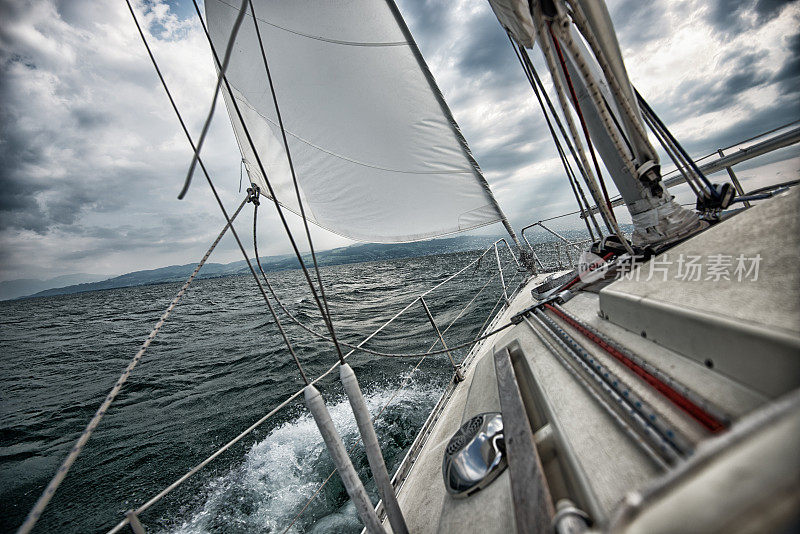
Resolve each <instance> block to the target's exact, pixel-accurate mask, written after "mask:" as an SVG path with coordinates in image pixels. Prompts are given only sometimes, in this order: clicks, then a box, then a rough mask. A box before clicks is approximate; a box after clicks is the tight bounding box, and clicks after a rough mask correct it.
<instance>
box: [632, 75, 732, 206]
mask: <svg viewBox="0 0 800 534" xmlns="http://www.w3.org/2000/svg"><path fill="white" fill-rule="evenodd" d="M633 90H634V92H635V93H636V98H637V100H638V101H639V105H640V106H642V108H643V110H644V112H645V113H646V114H648V115H650V118H651V119H652V121H653V123H654V124H655V125H657V126H658V127H659V128H660V129H661V131H662V132H663V133H664V136H665V137H666V138H667V139H668V140H669V141H670V143H671V144H672V145H673V146H674V147H675V150H676V151H677V152H678V154H680V155H681V156H682V157H683V158H685V159H686V161H687V162H688V163H689V166H690V167H691V168H692V170H693V171H694V172H695V174H697V177H698V178H699V179H700V180H702V182H703V184H705V186H706V187H707V188H708V192H709V194H711V196H713V197H714V198H719V192H718V191H717V190H716V189H715V188H714V186H713V185H712V184H711V182H710V181H709V179H708V178H707V177H706V175H705V174H703V171H701V170H700V167H698V166H697V164H696V163H695V162H694V160H693V159H692V157H691V156H690V155H689V154H688V153H687V152H686V150H684V148H683V146H681V144H680V143H679V142H678V140H677V139H675V137H674V136H673V135H672V132H670V131H669V129H668V128H667V127H666V125H665V124H664V123H663V122H661V119H660V118H659V116H658V115H656V112H655V111H653V108H651V107H650V104H648V103H647V101H646V100H645V99H644V97H643V96H642V95H641V94H640V93H639V91H638V90H637V89H636V88H635V87H634V89H633Z"/></svg>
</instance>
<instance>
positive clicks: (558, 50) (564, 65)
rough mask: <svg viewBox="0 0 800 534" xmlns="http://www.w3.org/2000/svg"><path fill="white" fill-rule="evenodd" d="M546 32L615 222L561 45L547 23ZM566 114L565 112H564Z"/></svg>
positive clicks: (612, 209) (615, 217)
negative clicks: (556, 56)
mask: <svg viewBox="0 0 800 534" xmlns="http://www.w3.org/2000/svg"><path fill="white" fill-rule="evenodd" d="M548 30H549V31H550V37H552V39H553V44H554V45H555V49H556V53H557V55H558V60H559V62H560V63H561V70H562V71H564V77H565V78H566V80H567V87H569V93H570V96H571V97H572V103H573V104H574V106H575V111H576V112H577V113H578V119H580V122H581V128H582V129H583V135H584V136H585V137H586V146H587V147H588V148H589V153H590V154H591V156H592V162H593V163H594V168H595V172H597V179H598V180H599V181H600V187H601V188H602V190H603V198H604V199H605V201H606V204H607V205H608V211H609V213H611V218H612V219H614V222H616V221H617V216H616V215H615V214H614V208H613V207H612V206H611V200H610V199H609V196H608V190H607V189H606V182H605V180H604V179H603V175H602V173H601V172H600V164H599V163H598V162H597V154H595V150H594V145H593V144H592V138H591V136H590V135H589V128H588V127H587V126H586V119H584V117H583V112H582V111H581V106H580V103H578V95H576V94H575V87H574V86H573V85H572V77H571V76H570V74H569V70H568V69H567V63H566V61H565V60H564V54H563V52H562V51H561V45H560V44H559V43H558V39H557V38H556V35H555V33H553V28H552V26H551V25H550V24H549V23H548ZM565 113H566V111H565Z"/></svg>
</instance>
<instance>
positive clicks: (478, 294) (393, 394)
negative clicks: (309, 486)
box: [282, 272, 519, 534]
mask: <svg viewBox="0 0 800 534" xmlns="http://www.w3.org/2000/svg"><path fill="white" fill-rule="evenodd" d="M518 274H519V273H518V272H517V273H515V274H514V276H512V277H511V279H509V282H510V281H512V280H514V279H515V278H516V277H517V275H518ZM497 276H498V275H496V274H495V275H493V276H492V277H490V278H489V280H488V281H487V282H486V283H485V284H484V285H483V287H482V288H481V289H480V291H478V292H477V293H476V294H475V296H474V297H472V300H470V301H469V302H468V303H467V304H466V305H465V306H464V307H463V308H462V309H461V311H460V312H459V313H458V315H456V317H455V319H453V320H452V321H450V324H449V325H447V328H445V329H444V330H443V331H442V336H444V334H446V333H447V331H448V330H450V327H452V326H453V325H454V324H455V322H456V321H457V320H458V319H459V318H460V317H461V316H462V314H463V313H464V312H465V311H466V310H467V309H468V308H469V307H470V305H471V304H472V303H473V302H475V299H477V298H478V296H480V294H481V293H483V290H484V289H486V287H487V286H488V285H489V283H490V282H492V281H493V280H494V279H495V278H496V277H497ZM502 301H503V295H500V297H499V298H498V299H497V301H496V302H495V305H494V307H493V308H492V310H491V311H490V312H489V315H487V318H486V321H484V322H483V325H481V327H480V329H479V330H478V332H480V331H481V330H483V327H484V326H485V325H486V322H487V321H488V320H489V319H490V318H491V317H492V316H493V315H494V310H495V308H497V305H498V304H500V302H502ZM438 344H439V339H438V338H437V339H436V340H435V341H434V342H433V344H432V345H431V346H430V348H429V349H428V350H429V351H430V350H433V347H435V346H436V345H438ZM426 358H427V355H425V356H422V358H420V360H419V361H418V362H417V364H416V365H415V366H414V367H413V368H412V369H411V371H409V373H408V374H407V375H406V377H405V378H404V379H403V381H402V382H401V384H400V385H399V386H398V387H397V389H396V390H395V391H394V393H392V395H391V397H389V399H388V400H387V401H386V402H385V403H384V404H383V407H382V408H381V409H380V410H379V411H378V413H377V414H376V415H375V417H374V418H373V420H375V421H377V420H378V418H379V417H380V416H381V415H383V412H385V411H386V409H387V408H388V407H389V404H391V402H392V401H393V400H394V399H395V398H396V397H397V395H399V394H400V392H401V391H402V390H403V389H404V388H405V387H406V386H407V385H408V383H409V382H410V381H411V378H412V377H413V376H414V373H415V372H416V371H417V369H419V366H420V365H422V362H424V361H425V359H426ZM465 359H466V358H465ZM462 362H463V360H462ZM360 442H361V438H360V437H359V439H358V440H357V441H356V442H355V443H353V445H352V446H351V447H350V449H349V450H348V451H347V452H348V453H352V452H353V451H354V450H355V448H356V447H357V446H358V444H359V443H360ZM335 473H336V469H333V470H332V471H331V472H330V473H329V474H328V476H327V477H326V478H325V480H323V481H322V484H320V486H319V487H318V488H317V491H315V492H314V494H313V495H312V496H311V497H309V498H308V500H307V501H306V503H305V505H303V508H301V509H300V511H299V512H297V515H295V516H294V518H293V519H292V521H291V522H290V523H289V524H288V525H287V526H286V528H285V529H284V530H283V532H282V534H287V533H288V532H289V530H290V529H291V528H292V526H294V524H295V523H297V520H298V519H300V517H302V515H303V513H304V512H305V511H306V510H307V509H308V507H309V506H310V505H311V503H312V502H314V499H316V498H317V495H319V494H320V492H321V491H322V490H323V489H324V488H325V486H326V485H327V484H328V482H329V481H330V480H331V478H333V475H334V474H335Z"/></svg>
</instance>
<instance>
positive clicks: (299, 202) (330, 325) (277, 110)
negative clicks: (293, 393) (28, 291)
mask: <svg viewBox="0 0 800 534" xmlns="http://www.w3.org/2000/svg"><path fill="white" fill-rule="evenodd" d="M248 2H249V3H250V11H251V12H252V14H253V25H254V26H255V30H256V37H258V46H259V48H260V49H261V58H262V60H263V62H264V70H265V71H266V73H267V81H268V82H269V89H270V92H271V93H272V102H273V104H274V105H275V114H276V116H277V118H278V125H279V127H280V129H281V137H282V138H283V147H284V149H285V150H286V159H287V161H288V162H289V170H290V171H291V173H292V182H293V184H294V191H295V194H296V196H297V205H298V206H300V218H301V219H302V220H303V227H304V228H305V231H306V239H307V240H308V248H309V249H310V250H311V259H312V260H313V262H314V271H315V273H316V275H317V283H318V284H319V294H320V297H321V298H322V303H323V305H324V307H325V313H324V314H323V319H324V320H325V323H326V326H327V327H328V331H329V332H330V334H331V339H332V340H333V344H334V346H335V347H336V353H337V355H338V356H339V362H340V363H344V358H343V357H342V349H341V347H339V343H338V342H337V341H336V332H335V331H334V328H333V319H332V318H331V311H330V308H329V307H328V299H327V298H326V297H325V287H324V285H323V283H322V276H321V275H320V272H319V263H318V262H317V254H316V252H315V251H314V242H313V240H312V239H311V230H310V229H309V227H308V219H307V218H306V213H305V208H304V207H303V201H302V199H301V198H300V186H299V185H298V183H297V173H296V172H295V169H294V162H293V161H292V152H291V150H289V141H287V139H286V128H285V126H284V124H283V117H282V115H281V108H280V106H279V105H278V95H277V93H276V92H275V85H274V83H273V81H272V73H271V72H270V69H269V62H268V61H267V53H266V51H265V50H264V41H263V40H262V38H261V31H260V30H259V28H258V19H257V18H256V10H255V6H254V5H253V0H248ZM266 179H267V178H266V175H265V176H264V180H266ZM312 289H313V287H312ZM320 311H322V310H320Z"/></svg>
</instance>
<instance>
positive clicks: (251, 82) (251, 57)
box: [205, 0, 503, 243]
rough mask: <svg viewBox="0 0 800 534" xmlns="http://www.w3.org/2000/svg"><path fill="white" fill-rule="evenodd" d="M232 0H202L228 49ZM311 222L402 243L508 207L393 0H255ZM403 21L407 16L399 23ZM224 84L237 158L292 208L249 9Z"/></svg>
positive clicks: (483, 221)
mask: <svg viewBox="0 0 800 534" xmlns="http://www.w3.org/2000/svg"><path fill="white" fill-rule="evenodd" d="M238 4H239V2H238V1H236V0H206V2H205V7H206V16H207V19H208V26H209V30H210V33H211V38H212V40H213V42H214V45H215V47H216V48H217V50H220V51H221V50H225V47H226V44H227V42H228V37H229V35H230V34H231V29H232V26H233V23H234V20H235V19H236V16H237V14H238V9H239V5H238ZM253 4H254V6H255V13H256V20H257V21H258V27H259V31H260V33H261V37H262V39H263V42H264V49H265V52H266V55H267V59H268V61H269V67H270V70H271V73H272V78H273V82H274V86H275V92H276V94H277V99H278V104H279V106H280V111H281V115H282V118H283V121H284V126H285V129H286V134H287V141H288V145H289V150H290V151H291V155H292V160H293V162H294V165H295V170H296V173H297V180H298V183H299V186H300V189H301V197H302V199H303V202H304V207H305V211H306V215H307V217H308V220H309V221H311V222H314V223H315V224H317V225H319V226H322V227H324V228H327V229H328V230H331V231H333V232H335V233H337V234H340V235H343V236H346V237H350V238H353V239H357V240H361V241H371V242H387V243H388V242H402V241H413V240H418V239H424V238H429V237H434V236H439V235H444V234H448V233H453V232H459V231H463V230H469V229H472V228H477V227H480V226H484V225H487V224H491V223H494V222H497V221H500V220H502V219H503V216H502V213H501V211H500V208H499V206H497V203H496V201H495V200H494V198H493V196H492V193H491V191H490V190H489V187H488V185H487V184H486V180H485V179H484V177H483V175H482V174H481V170H480V168H479V167H478V165H477V163H476V162H475V160H474V159H473V157H472V155H471V153H470V151H469V147H468V146H467V144H466V142H465V141H464V138H463V137H462V135H461V132H460V131H459V129H458V125H457V124H456V123H455V121H454V120H453V118H452V115H451V114H450V111H449V109H448V108H447V105H446V104H445V103H444V100H443V99H442V96H441V94H440V93H439V89H438V88H437V86H436V84H435V82H434V81H433V78H432V77H431V75H430V73H429V71H428V70H427V67H426V66H425V64H424V61H423V60H422V58H421V56H419V55H418V54H419V52H418V50H417V49H416V45H415V44H414V43H413V41H411V38H410V36H408V37H407V35H408V34H407V30H406V31H404V29H405V26H404V24H403V23H402V20H401V19H400V18H399V14H397V13H396V12H395V10H396V8H395V7H394V5H393V4H391V5H390V4H388V3H385V2H382V1H375V0H354V1H351V2H329V1H324V0H312V1H303V2H299V1H288V2H276V1H269V0H254V1H253ZM401 25H402V26H401ZM227 77H228V81H229V82H230V85H231V88H232V93H233V94H232V95H231V94H229V93H228V92H227V91H225V92H224V97H225V102H226V105H227V107H228V112H229V115H230V116H231V122H232V124H233V129H234V132H235V134H236V138H237V141H238V143H239V147H240V148H241V151H242V155H243V158H244V161H245V166H246V168H247V172H248V174H249V176H250V179H251V181H252V182H253V183H255V184H257V185H259V186H261V188H262V191H264V192H266V190H267V188H266V184H265V182H264V177H263V176H262V173H261V171H260V169H259V165H258V163H257V161H256V158H255V155H254V153H253V150H252V149H251V147H250V144H249V143H248V141H247V137H246V136H245V133H244V128H243V126H242V124H241V122H240V121H239V119H238V116H237V114H236V112H235V111H234V109H233V106H232V102H231V99H232V98H235V99H236V100H237V103H238V104H239V108H240V111H241V112H242V115H243V117H244V122H245V126H246V127H247V129H248V130H249V132H250V134H251V136H252V138H253V140H254V144H255V145H256V149H257V150H258V154H259V157H260V158H261V162H262V164H263V166H264V169H265V171H266V173H267V175H268V177H269V180H270V182H271V184H272V186H273V188H274V190H275V195H276V196H277V198H278V200H279V201H280V202H281V204H282V205H284V206H285V207H286V208H288V209H290V210H292V211H294V212H295V213H299V206H298V204H297V198H296V193H295V191H294V188H293V185H292V177H291V173H290V169H289V165H288V162H287V157H286V152H285V150H284V146H283V142H282V140H281V132H280V128H279V126H278V120H277V114H276V110H275V107H274V104H273V98H272V94H271V92H270V89H269V83H268V81H267V76H266V72H265V69H264V65H263V60H262V57H261V50H260V48H259V41H258V38H257V35H256V31H255V27H254V24H253V19H252V14H251V13H250V12H249V7H248V13H247V16H246V18H245V19H244V22H243V24H242V26H241V29H240V31H239V34H238V37H237V39H236V45H235V47H234V49H233V54H232V56H231V60H230V65H229V67H228V70H227Z"/></svg>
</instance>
